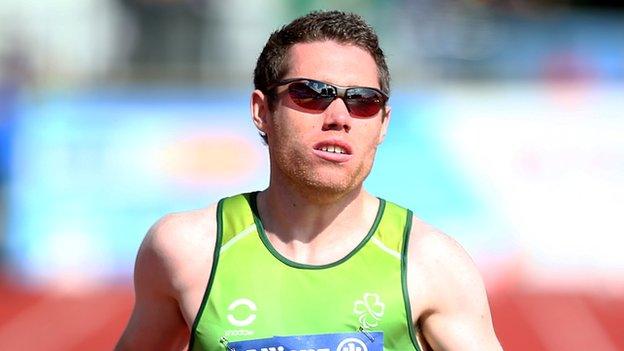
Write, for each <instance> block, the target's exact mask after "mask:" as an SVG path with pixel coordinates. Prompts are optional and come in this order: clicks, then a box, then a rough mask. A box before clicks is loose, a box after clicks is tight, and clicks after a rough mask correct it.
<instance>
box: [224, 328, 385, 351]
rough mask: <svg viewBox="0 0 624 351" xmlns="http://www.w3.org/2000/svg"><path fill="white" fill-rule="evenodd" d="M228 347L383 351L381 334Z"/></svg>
mask: <svg viewBox="0 0 624 351" xmlns="http://www.w3.org/2000/svg"><path fill="white" fill-rule="evenodd" d="M228 346H229V348H230V349H232V350H235V351H383V332H366V334H364V333H363V332H360V333H332V334H316V335H296V336H274V337H272V338H265V339H256V340H245V341H234V342H230V343H228Z"/></svg>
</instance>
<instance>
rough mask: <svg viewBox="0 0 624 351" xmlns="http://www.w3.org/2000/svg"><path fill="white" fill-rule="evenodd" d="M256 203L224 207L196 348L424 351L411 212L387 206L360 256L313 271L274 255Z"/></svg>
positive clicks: (238, 199)
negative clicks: (410, 284)
mask: <svg viewBox="0 0 624 351" xmlns="http://www.w3.org/2000/svg"><path fill="white" fill-rule="evenodd" d="M256 196H257V192H255V193H248V194H241V195H236V196H233V197H228V198H225V199H222V200H221V201H219V203H218V206H217V239H216V245H215V251H214V258H213V264H212V270H211V273H210V279H209V281H208V286H207V288H206V291H205V293H204V297H203V299H202V303H201V306H200V309H199V311H198V313H197V316H196V318H195V322H194V324H193V328H192V333H191V339H190V343H189V350H205V351H217V350H218V351H224V350H225V351H228V350H233V351H382V350H385V351H408V350H417V351H420V347H419V346H418V341H417V339H416V334H415V330H414V328H413V327H412V318H411V312H410V305H409V299H408V295H407V285H406V251H407V250H406V248H407V243H408V239H409V232H410V229H411V221H412V212H411V211H410V210H407V209H405V208H402V207H400V206H398V205H396V204H393V203H391V202H389V201H385V200H383V199H380V200H379V209H378V211H377V216H376V218H375V222H374V224H373V225H372V227H371V228H370V230H369V232H368V234H367V235H366V237H365V238H364V239H363V240H362V241H361V242H360V243H359V245H358V246H357V247H356V248H355V249H353V250H352V251H351V252H350V253H349V254H348V255H347V256H345V257H343V258H342V259H340V260H338V261H336V262H333V263H330V264H326V265H306V264H301V263H296V262H293V261H291V260H289V259H287V258H285V257H284V256H282V255H281V254H280V253H279V252H277V251H276V250H275V248H273V246H272V244H271V243H270V241H269V240H268V238H267V236H266V233H265V232H264V228H263V226H262V222H261V220H260V218H259V216H258V211H257V208H256Z"/></svg>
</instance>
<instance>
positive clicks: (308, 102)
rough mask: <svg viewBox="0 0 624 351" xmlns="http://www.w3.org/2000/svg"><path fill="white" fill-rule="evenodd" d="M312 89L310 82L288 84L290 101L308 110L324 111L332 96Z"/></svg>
mask: <svg viewBox="0 0 624 351" xmlns="http://www.w3.org/2000/svg"><path fill="white" fill-rule="evenodd" d="M322 92H323V91H321V92H319V91H317V90H315V89H313V86H312V83H310V82H295V83H292V84H290V85H289V86H288V95H289V96H290V98H291V99H292V101H293V102H294V103H295V104H297V105H299V106H301V107H303V108H306V109H309V110H314V111H324V110H325V109H326V108H327V106H329V104H330V103H331V102H332V100H333V97H332V96H328V95H327V94H322Z"/></svg>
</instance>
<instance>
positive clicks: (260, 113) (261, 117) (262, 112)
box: [251, 89, 269, 134]
mask: <svg viewBox="0 0 624 351" xmlns="http://www.w3.org/2000/svg"><path fill="white" fill-rule="evenodd" d="M268 117H269V100H268V97H267V96H266V95H265V94H264V93H263V92H262V91H260V90H258V89H256V90H254V91H253V92H252V93H251V120H252V121H253V123H254V124H255V125H256V128H257V129H258V131H259V132H260V133H261V134H262V133H264V134H266V132H267V121H268Z"/></svg>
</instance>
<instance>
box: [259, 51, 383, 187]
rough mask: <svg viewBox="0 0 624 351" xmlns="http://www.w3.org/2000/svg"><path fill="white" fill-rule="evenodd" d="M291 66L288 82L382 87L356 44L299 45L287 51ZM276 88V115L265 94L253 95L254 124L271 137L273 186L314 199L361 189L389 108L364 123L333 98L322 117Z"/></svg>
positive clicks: (372, 65) (373, 66) (369, 58)
mask: <svg viewBox="0 0 624 351" xmlns="http://www.w3.org/2000/svg"><path fill="white" fill-rule="evenodd" d="M288 67H289V70H288V73H287V74H286V75H285V76H284V79H288V78H297V77H300V78H309V79H314V80H319V81H323V82H327V83H329V84H333V85H337V86H364V87H373V88H379V82H378V74H377V66H376V64H375V61H374V59H373V57H372V56H371V55H370V54H369V53H368V52H366V51H364V50H363V49H361V48H359V47H356V46H352V45H343V44H339V43H336V42H333V41H322V42H312V43H299V44H295V45H294V46H293V47H292V48H291V49H290V51H289V66H288ZM275 89H276V91H275V92H276V96H277V99H276V101H275V103H274V109H273V110H272V111H270V110H269V106H268V101H267V100H266V96H264V94H262V92H260V91H257V90H256V91H254V93H253V95H252V113H253V119H254V123H255V124H256V127H257V128H258V129H259V130H261V131H263V132H265V133H266V134H267V137H268V146H269V154H270V158H271V182H272V184H274V183H279V182H288V183H289V184H292V185H294V186H296V187H297V188H298V189H299V190H300V191H302V192H307V193H308V194H314V196H316V197H320V196H323V195H328V196H332V197H333V196H336V195H341V194H345V193H348V192H350V191H353V190H355V189H358V188H359V187H360V186H361V184H362V182H363V181H364V179H365V178H366V176H367V175H368V174H369V173H370V170H371V167H372V165H373V160H374V157H375V153H376V151H377V146H378V145H379V144H380V143H381V142H382V140H383V138H384V136H385V133H386V129H387V126H388V122H389V119H390V109H389V107H385V112H386V116H385V118H382V114H383V112H384V111H383V110H380V111H379V112H378V113H377V114H375V115H373V116H371V117H366V118H362V117H358V116H353V115H351V114H350V113H349V111H348V110H347V106H346V105H345V103H344V101H343V100H342V99H335V100H333V102H332V103H331V104H330V105H329V106H328V107H327V108H326V109H325V110H324V111H321V112H319V111H313V110H308V109H305V108H302V107H300V106H298V105H297V104H295V103H294V102H293V100H292V99H291V98H290V96H289V95H288V91H287V90H288V86H287V85H284V86H279V87H277V88H275ZM332 150H333V151H332Z"/></svg>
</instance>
